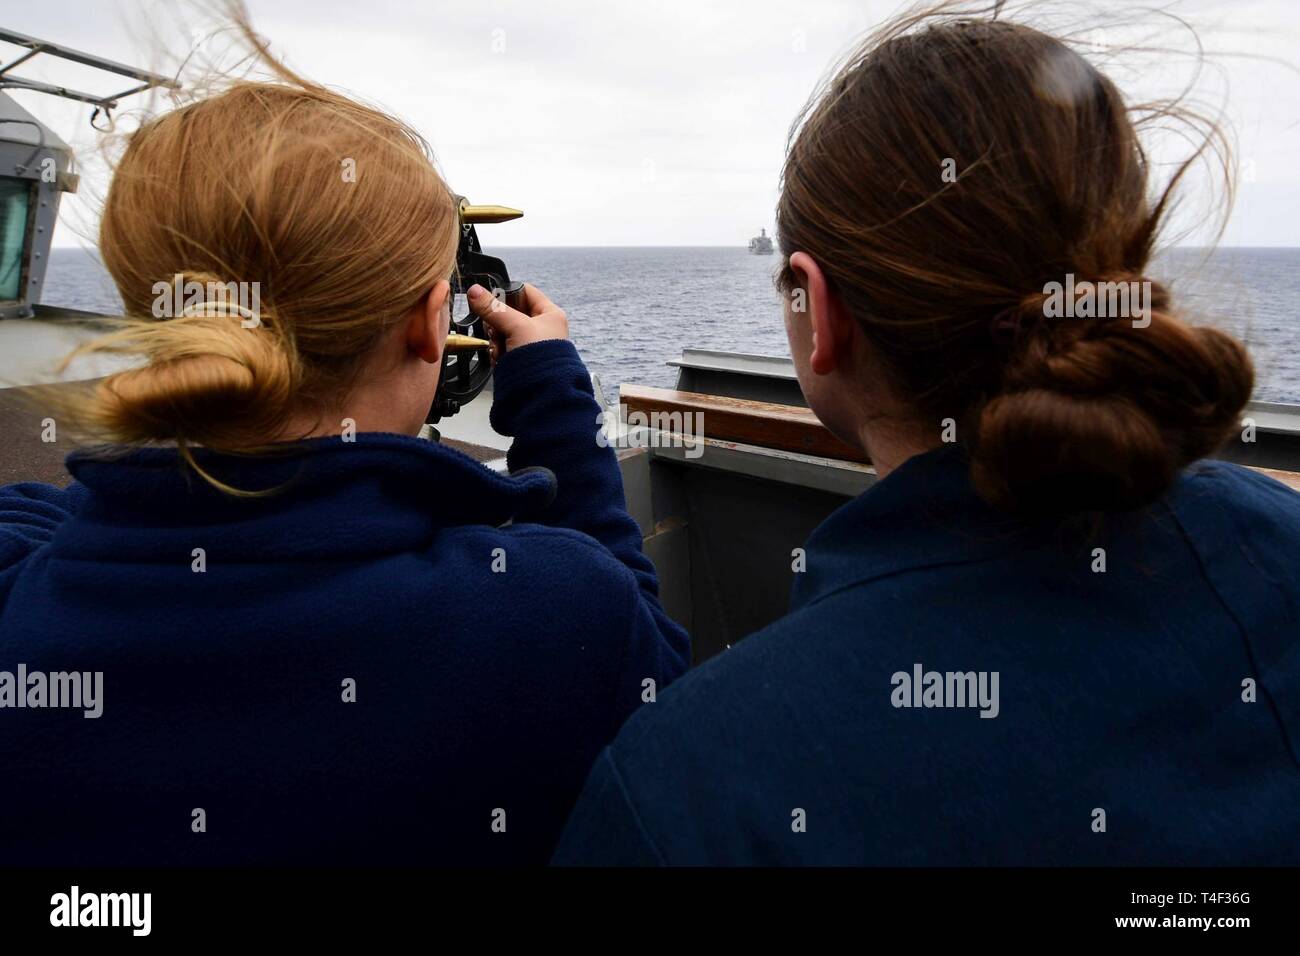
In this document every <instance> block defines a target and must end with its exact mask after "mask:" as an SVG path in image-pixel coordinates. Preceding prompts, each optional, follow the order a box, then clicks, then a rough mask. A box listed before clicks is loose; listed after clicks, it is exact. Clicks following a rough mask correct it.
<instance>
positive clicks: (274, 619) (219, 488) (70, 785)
mask: <svg viewBox="0 0 1300 956" xmlns="http://www.w3.org/2000/svg"><path fill="white" fill-rule="evenodd" d="M254 42H255V43H256V42H258V41H256V40H255V39H254ZM281 73H282V79H281V80H280V81H276V82H238V83H234V84H233V85H230V86H229V88H228V89H226V90H225V91H224V92H222V93H220V94H218V95H214V96H211V97H208V98H206V99H202V100H199V101H198V102H194V103H191V104H189V105H187V106H184V107H183V108H180V109H177V110H174V111H173V112H170V113H167V114H165V115H162V116H160V117H158V118H156V119H153V120H151V121H149V122H147V123H145V124H144V125H143V126H142V127H141V128H140V129H139V130H138V131H137V132H135V133H134V134H133V135H132V136H131V137H130V140H129V143H128V145H127V148H126V151H125V154H124V155H123V156H122V158H121V161H120V162H119V164H118V166H117V169H116V171H115V175H114V178H113V181H112V185H111V189H110V192H109V195H108V198H107V204H106V208H105V210H104V216H103V224H102V231H101V241H100V249H101V252H102V254H103V257H104V261H105V263H106V265H107V266H108V269H109V272H110V273H111V274H112V276H113V278H114V280H115V283H116V285H117V289H118V291H119V292H120V294H121V297H122V300H123V302H124V304H125V308H126V312H127V315H128V316H131V317H132V319H133V320H132V321H130V322H128V323H127V324H126V325H125V327H124V328H123V329H121V330H119V331H118V332H115V333H113V334H112V335H110V336H109V337H108V338H106V339H104V340H102V341H99V342H96V343H94V344H93V345H91V346H90V350H91V351H95V350H119V351H127V352H131V353H134V354H136V355H139V356H141V357H142V358H143V360H144V363H143V364H142V365H141V366H140V367H138V368H132V369H130V370H127V371H124V372H121V373H120V374H117V375H114V376H112V377H110V378H108V379H106V380H105V381H103V382H102V383H101V384H99V385H98V386H97V387H96V388H94V389H93V390H92V391H89V392H85V393H79V394H78V395H77V396H76V398H75V399H73V400H68V401H64V402H62V406H63V407H62V408H60V410H59V411H58V412H57V415H56V417H57V421H58V423H59V426H60V429H70V428H71V429H77V430H80V431H84V432H89V433H90V434H91V435H92V436H95V437H97V438H100V439H102V440H105V441H108V442H111V443H112V444H113V445H114V446H116V447H115V448H113V449H110V452H111V453H109V454H104V453H101V452H95V453H81V454H76V455H74V456H72V457H71V458H70V459H69V463H68V468H69V470H70V471H71V472H72V475H73V477H74V478H75V479H76V480H75V481H74V482H73V484H72V485H71V486H70V487H68V488H67V489H60V488H55V487H52V486H48V485H39V484H20V485H11V486H9V487H7V488H3V489H0V647H2V648H3V651H4V662H3V665H0V706H3V707H4V708H5V710H4V714H3V717H0V764H2V765H3V766H4V768H5V778H6V780H7V781H10V782H12V784H13V785H11V786H6V787H5V788H4V792H3V794H0V818H3V819H4V820H5V821H6V825H5V827H4V836H3V838H2V839H0V862H3V863H6V864H10V865H52V864H62V865H88V864H99V865H122V864H187V865H202V864H231V863H325V864H341V863H348V862H360V863H370V864H383V863H387V864H406V865H446V864H454V863H462V864H465V863H472V864H475V865H482V864H491V863H500V862H535V863H542V862H545V860H546V859H547V858H548V857H549V855H550V852H551V850H552V849H553V847H554V844H555V840H556V838H557V837H558V834H559V831H560V828H561V826H562V824H563V821H564V818H565V815H566V814H567V812H568V810H569V809H570V808H571V806H572V804H573V801H574V800H575V799H576V797H577V794H578V792H579V790H580V788H581V785H582V780H583V778H584V776H585V774H586V773H587V771H588V769H589V768H590V766H591V763H592V761H593V760H594V759H595V756H596V754H597V753H598V752H599V750H600V748H601V747H602V746H604V745H605V744H606V743H608V742H609V740H611V739H612V738H613V735H614V733H615V731H616V730H617V729H618V727H619V725H620V724H621V723H622V722H623V720H624V718H625V717H626V716H627V715H628V714H629V713H630V712H631V711H632V710H634V709H635V708H636V707H638V706H640V704H641V702H642V698H641V695H642V694H643V692H644V687H645V686H646V682H647V681H654V682H655V683H656V684H658V685H659V686H663V685H664V684H666V683H668V682H669V681H671V680H672V679H673V678H674V677H676V676H678V675H679V674H681V673H682V672H683V671H684V670H685V669H686V666H687V663H688V659H689V648H688V641H687V637H686V634H685V632H684V631H683V630H682V629H681V628H680V627H678V626H677V625H676V624H674V623H673V622H672V621H671V620H669V619H668V617H667V616H666V615H665V614H664V612H663V610H662V608H661V607H660V605H659V602H658V600H657V598H656V587H657V585H656V579H655V574H654V569H653V567H652V565H651V564H650V562H649V560H648V559H647V558H646V557H645V556H644V555H643V554H642V553H641V535H640V532H639V529H638V526H637V524H636V522H635V521H634V520H633V519H632V518H631V517H630V516H629V515H628V514H627V512H626V511H625V509H624V505H623V493H622V484H621V481H620V474H619V468H618V465H617V462H616V460H615V456H614V452H613V451H612V450H611V449H610V448H608V447H606V446H604V445H602V444H601V443H600V442H598V440H597V426H596V422H597V421H598V419H599V414H600V410H599V408H598V406H597V403H596V401H595V399H594V397H593V395H592V388H591V383H590V378H589V376H588V374H587V372H586V370H585V368H584V367H583V364H582V362H581V360H580V359H579V358H578V354H577V352H576V351H575V349H574V347H573V345H572V344H571V343H569V342H568V341H567V340H566V322H565V316H564V313H563V312H562V311H560V310H559V309H557V308H556V307H555V306H554V305H552V304H551V303H550V302H549V301H548V300H547V298H546V297H545V296H544V295H543V294H542V293H541V292H540V291H538V290H537V289H535V288H532V287H527V303H526V305H527V308H526V313H525V312H518V311H515V310H514V309H511V308H507V307H505V306H504V305H502V304H499V303H497V301H496V299H494V298H493V296H492V295H491V294H490V293H488V292H486V291H484V290H482V289H479V288H477V287H475V288H472V289H471V290H470V293H471V294H470V304H471V307H472V308H473V309H474V310H475V311H476V312H478V313H480V314H481V315H483V317H484V318H485V320H486V321H487V322H488V324H489V325H490V326H491V328H492V329H493V330H494V332H495V334H496V336H497V340H498V341H497V344H498V346H499V348H500V349H501V351H502V355H501V358H500V361H499V363H498V365H497V369H496V390H495V401H494V404H493V408H492V418H493V423H494V425H495V427H496V429H497V430H498V431H499V432H501V433H502V434H505V435H513V436H516V437H515V441H514V444H513V446H512V448H511V450H510V453H509V464H510V468H511V474H500V473H498V472H496V471H493V470H489V469H488V468H486V467H485V466H483V465H481V464H479V463H477V462H476V461H474V460H472V459H471V458H469V457H467V456H465V455H463V454H461V453H460V452H458V451H456V450H454V449H451V448H449V447H445V446H443V445H440V444H438V443H436V442H430V441H422V440H419V439H417V438H415V437H413V436H414V435H416V433H418V432H419V431H420V428H421V425H422V423H423V422H424V421H425V418H426V415H427V413H428V411H429V409H430V406H431V404H432V402H433V399H434V394H435V391H436V389H437V385H438V376H439V369H440V367H441V361H442V354H443V348H444V342H445V340H446V336H447V334H448V331H449V322H450V316H449V311H448V295H449V285H448V279H449V277H450V276H451V275H452V271H453V268H454V266H455V255H456V247H457V236H458V228H459V226H458V217H457V202H456V199H455V197H454V196H453V195H452V194H451V192H450V191H449V190H448V188H447V186H446V184H445V183H444V182H443V180H442V179H441V178H440V176H439V175H438V173H437V171H436V169H435V168H434V166H433V164H432V162H431V159H430V156H429V153H428V150H427V146H426V145H425V144H424V142H423V141H422V140H421V139H420V137H419V136H418V135H417V134H416V133H415V132H414V131H413V130H411V129H410V128H409V127H407V126H406V125H405V124H403V123H401V122H400V121H398V120H396V119H394V118H393V117H391V116H388V115H386V114H384V113H382V112H380V111H378V110H375V109H372V108H370V107H367V106H365V105H362V104H360V103H358V102H356V101H354V100H352V99H349V98H348V97H345V96H342V95H340V94H338V93H335V92H332V91H330V90H327V89H324V88H322V87H320V86H318V85H315V84H313V83H310V82H307V81H305V80H302V79H300V78H298V77H296V76H294V75H292V74H291V73H289V72H288V71H287V70H283V69H281ZM345 174H346V175H345ZM174 277H179V278H180V279H181V280H183V283H184V284H183V285H182V288H186V287H187V285H188V284H189V283H197V284H199V285H201V286H204V287H206V285H207V283H213V284H214V286H215V284H217V283H220V284H221V285H222V286H224V285H225V284H226V283H257V286H256V288H257V290H258V294H257V296H256V303H257V308H256V309H252V308H250V307H249V306H248V305H247V304H245V300H244V299H242V298H241V301H240V303H239V306H240V307H236V306H235V303H234V302H233V301H229V300H228V299H223V297H220V296H218V297H217V298H216V299H215V300H214V301H210V302H209V301H205V302H199V303H195V304H196V305H197V306H198V307H197V308H191V307H190V305H191V303H190V302H189V301H188V300H189V294H188V293H187V294H186V296H185V298H186V307H185V308H183V309H175V308H172V309H165V310H164V311H165V312H166V311H170V312H171V315H169V316H163V317H159V316H157V315H156V314H154V313H153V309H154V306H155V304H157V303H158V301H159V298H158V297H159V295H160V294H163V295H164V296H165V293H166V290H167V288H168V287H169V286H170V284H171V283H172V281H173V278H174ZM159 284H161V290H162V292H161V293H160V291H159V287H160V286H159ZM162 301H163V304H167V301H168V300H167V299H166V298H165V297H164V298H163V300H162ZM246 301H247V302H252V301H254V296H252V295H251V294H250V295H249V296H247V300H246ZM173 304H174V303H173ZM160 318H161V320H159V319H160ZM19 674H21V675H22V676H21V678H19V677H17V676H16V675H19ZM59 674H62V675H64V677H63V678H58V680H60V681H62V682H63V683H62V684H61V685H60V686H63V685H66V684H67V681H68V680H73V681H74V682H77V681H81V683H77V686H78V687H79V688H81V686H82V683H84V690H85V691H86V694H85V696H84V697H79V700H80V703H81V704H84V706H83V707H79V709H74V710H67V709H55V708H54V707H53V706H52V705H53V703H54V702H53V699H52V698H51V697H50V695H51V694H52V693H54V684H53V682H54V681H55V679H56V678H55V676H54V675H59ZM83 675H89V676H88V677H85V678H84V680H82V678H83ZM90 698H93V700H91V699H90ZM60 699H61V700H62V697H61V698H60ZM83 710H84V712H85V716H84V717H83ZM85 717H90V718H92V719H85Z"/></svg>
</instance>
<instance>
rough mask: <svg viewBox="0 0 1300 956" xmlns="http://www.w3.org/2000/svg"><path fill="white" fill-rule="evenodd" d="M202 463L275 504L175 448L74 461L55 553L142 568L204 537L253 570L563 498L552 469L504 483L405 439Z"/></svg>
mask: <svg viewBox="0 0 1300 956" xmlns="http://www.w3.org/2000/svg"><path fill="white" fill-rule="evenodd" d="M195 459H196V460H197V461H198V463H199V465H200V466H201V467H202V468H203V469H204V470H205V471H206V472H208V473H209V474H211V475H213V476H214V477H215V478H217V479H219V480H220V481H222V482H224V483H226V484H228V485H230V486H232V487H234V488H238V489H240V490H242V491H255V492H260V491H268V492H270V493H269V494H265V495H259V496H257V497H244V496H232V495H229V494H227V493H225V492H222V491H219V490H218V489H216V488H214V487H213V486H212V485H211V484H209V483H208V482H207V481H205V480H204V479H203V478H202V477H200V476H198V475H197V474H195V473H194V471H193V469H192V468H190V467H189V466H188V465H187V464H186V463H185V462H184V461H183V460H182V459H181V457H180V454H179V452H178V451H177V450H176V449H175V448H142V449H141V448H137V449H121V448H101V449H92V450H88V451H83V452H76V453H73V454H72V455H70V456H69V457H68V460H67V467H68V471H69V472H71V474H72V475H73V477H74V478H76V479H77V480H78V481H79V482H80V483H81V484H82V485H84V486H85V488H86V489H87V495H86V496H85V500H84V501H83V502H82V504H81V505H80V506H79V507H78V509H77V515H76V518H77V519H78V521H77V524H78V525H79V528H78V530H79V532H80V533H78V534H75V535H63V536H59V537H56V539H55V542H54V544H55V552H54V553H55V554H56V555H58V554H60V553H61V552H62V553H63V554H64V556H73V555H72V554H71V552H73V551H76V552H77V553H76V556H78V557H92V556H93V557H99V558H103V559H107V560H114V559H118V560H122V559H127V560H131V559H135V560H139V559H141V557H142V556H143V555H144V554H146V553H148V552H149V551H150V550H151V549H153V550H157V549H158V548H159V547H165V546H166V544H167V543H168V542H170V541H171V539H173V538H174V539H175V540H176V542H177V543H178V544H183V543H185V542H190V543H191V546H192V547H195V546H200V545H201V542H197V541H196V538H197V537H199V536H204V537H207V538H209V539H212V538H220V539H221V540H222V541H223V543H224V544H225V545H226V546H227V548H228V549H233V550H234V551H236V552H239V553H245V554H246V555H247V556H248V557H250V558H253V557H256V559H257V560H277V559H281V560H283V559H294V558H327V559H328V558H330V557H346V556H355V555H358V554H360V553H365V552H371V553H382V552H391V551H396V550H409V549H411V548H414V547H419V545H420V543H421V542H425V543H427V542H428V541H429V539H430V537H431V536H432V534H433V532H435V531H436V530H437V529H439V528H443V527H451V526H456V525H492V526H499V525H502V524H505V523H507V522H509V521H511V520H520V519H523V518H526V517H527V516H529V515H533V514H536V513H538V512H540V511H542V510H544V509H545V508H546V507H547V505H549V504H550V503H551V501H553V500H554V497H555V490H556V489H555V476H554V475H553V474H552V473H551V472H550V471H549V470H547V469H545V468H535V469H525V470H524V471H521V472H518V473H516V474H513V475H502V474H498V473H496V472H494V471H492V470H491V469H489V468H487V467H485V466H483V465H481V464H479V463H478V462H477V461H475V460H474V459H472V458H470V457H469V456H467V455H464V454H462V453H461V452H458V451H456V450H455V449H453V448H449V447H447V446H446V445H441V444H438V443H436V442H431V441H425V440H422V439H417V438H411V437H408V436H405V435H390V434H379V433H369V434H361V435H357V436H356V439H355V441H344V440H343V439H342V438H341V437H338V436H335V437H329V438H315V439H308V440H305V441H299V442H287V443H284V444H283V445H279V446H275V447H273V449H272V450H271V451H270V452H268V453H267V454H264V455H257V456H233V455H223V454H217V453H214V452H210V451H207V450H204V449H197V450H196V451H195ZM110 542H111V544H110ZM86 549H89V550H91V551H95V550H101V551H102V552H103V553H100V554H95V555H90V554H86V553H84V552H85V551H86ZM134 552H138V553H134ZM153 560H159V558H154V559H153Z"/></svg>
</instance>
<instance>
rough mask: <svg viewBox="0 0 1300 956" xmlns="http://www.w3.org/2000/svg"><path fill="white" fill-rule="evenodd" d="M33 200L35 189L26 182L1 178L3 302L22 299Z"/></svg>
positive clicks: (0, 279) (0, 297)
mask: <svg viewBox="0 0 1300 956" xmlns="http://www.w3.org/2000/svg"><path fill="white" fill-rule="evenodd" d="M31 200H32V187H31V184H30V183H29V182H28V181H27V180H25V179H14V178H13V177H11V176H0V301H5V302H10V301H14V300H16V299H19V298H21V297H22V291H23V253H24V252H26V251H27V213H28V210H29V208H30V204H31Z"/></svg>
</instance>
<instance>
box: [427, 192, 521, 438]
mask: <svg viewBox="0 0 1300 956" xmlns="http://www.w3.org/2000/svg"><path fill="white" fill-rule="evenodd" d="M522 215H523V213H522V212H520V211H519V210H517V209H509V208H507V207H504V206H472V205H470V204H469V203H467V202H466V201H465V200H464V199H463V198H462V199H461V200H460V212H459V229H460V240H459V245H458V247H457V249H456V272H455V274H453V275H452V277H451V291H452V294H453V296H456V295H464V294H465V290H466V289H468V288H469V287H470V286H472V285H475V284H477V285H481V286H482V287H483V288H485V289H487V290H488V291H489V292H491V293H492V294H493V295H494V296H496V297H497V298H498V299H499V300H500V301H502V302H504V303H505V304H506V305H508V306H510V307H511V308H516V309H521V308H522V307H523V290H524V284H523V283H522V282H516V281H512V280H511V278H510V273H509V271H508V270H507V269H506V264H505V263H504V262H502V261H501V260H500V259H499V258H497V257H496V256H490V255H487V254H486V253H485V252H484V251H483V247H482V245H480V243H479V239H478V231H477V229H476V228H475V225H476V224H477V223H484V222H505V221H507V220H510V219H517V218H519V217H520V216H522ZM450 308H451V309H452V318H451V333H452V335H453V336H465V337H468V338H469V339H473V340H477V341H478V342H480V343H482V344H480V345H477V346H473V345H471V346H458V347H455V348H451V347H449V348H447V349H446V350H445V352H444V354H443V357H442V373H441V375H440V377H439V379H438V391H437V393H436V394H435V396H434V400H433V406H432V407H431V408H430V409H429V414H428V417H427V418H426V419H425V421H427V422H428V423H429V424H437V423H438V422H439V421H441V420H442V419H444V418H446V417H447V416H449V415H454V414H456V413H457V412H458V411H460V409H461V407H462V406H464V405H466V404H468V403H469V402H471V401H473V400H474V398H475V397H477V395H478V394H479V392H481V391H483V389H484V388H485V387H486V386H487V383H488V381H489V380H490V379H491V378H492V353H491V347H490V345H489V344H488V343H489V341H490V340H491V330H490V329H488V328H487V326H486V325H485V323H484V322H483V320H482V319H481V318H479V317H478V316H477V315H475V314H474V313H473V312H468V313H467V314H466V315H464V316H461V317H460V318H457V317H456V315H455V301H454V299H453V302H452V303H451V304H450Z"/></svg>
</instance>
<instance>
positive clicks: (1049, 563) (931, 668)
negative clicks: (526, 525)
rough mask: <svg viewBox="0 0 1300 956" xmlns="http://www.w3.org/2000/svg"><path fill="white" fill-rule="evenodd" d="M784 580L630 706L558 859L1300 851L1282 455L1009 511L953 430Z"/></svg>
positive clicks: (1189, 856)
mask: <svg viewBox="0 0 1300 956" xmlns="http://www.w3.org/2000/svg"><path fill="white" fill-rule="evenodd" d="M791 604H792V607H791V613H790V615H789V616H788V617H786V618H783V619H782V620H780V621H777V622H776V623H774V624H772V625H770V626H769V627H767V628H765V629H764V630H762V631H760V632H759V633H758V634H755V635H753V636H752V637H747V638H745V639H744V640H743V641H741V642H740V643H739V644H736V645H734V646H733V647H732V648H731V649H730V650H728V651H726V652H725V653H723V654H719V655H718V656H717V657H715V658H713V659H712V660H710V661H709V662H708V663H706V664H704V665H703V666H702V667H699V668H697V669H696V670H695V671H693V672H692V673H691V674H690V675H688V676H687V677H686V678H684V679H683V680H681V681H679V682H678V683H677V684H675V685H674V686H673V687H672V688H671V689H670V690H669V691H668V692H667V693H666V694H663V695H662V696H660V697H659V699H658V702H657V703H654V704H647V705H646V706H645V707H643V708H641V709H640V710H639V711H638V712H637V714H636V715H635V716H634V717H632V718H631V719H630V720H629V721H628V722H627V724H626V725H625V726H624V728H623V730H622V732H620V734H619V735H618V737H617V739H616V740H615V741H614V743H613V744H612V745H611V746H610V747H609V748H608V749H607V750H606V751H605V752H604V753H603V754H602V755H601V758H600V760H599V761H597V763H596V766H595V768H594V769H593V770H592V774H591V780H590V782H589V783H588V785H587V789H586V791H585V792H584V795H583V798H582V800H581V801H580V802H579V805H578V807H577V808H576V809H575V811H574V815H573V818H572V820H571V822H570V824H569V827H568V829H567V830H566V832H565V836H564V837H563V838H562V840H561V844H560V848H559V850H558V851H557V853H556V860H557V861H558V862H560V863H565V864H603V865H610V864H638V865H654V864H687V865H699V864H715V865H719V864H721V865H752V864H766V865H786V864H810V865H826V864H868V865H889V866H909V865H927V866H929V865H991V864H996V865H1040V866H1041V865H1063V864H1073V865H1091V866H1099V865H1114V864H1125V865H1130V864H1137V865H1159V866H1166V865H1214V866H1219V865H1243V864H1285V865H1289V866H1294V865H1296V864H1297V863H1300V641H1298V640H1297V638H1300V495H1297V494H1295V493H1294V492H1292V491H1290V490H1289V489H1287V488H1286V487H1285V486H1283V485H1281V484H1279V483H1278V482H1275V481H1273V480H1271V479H1269V478H1265V477H1264V476H1262V475H1259V474H1256V473H1255V472H1252V471H1249V470H1247V469H1245V468H1241V467H1238V466H1236V465H1229V464H1226V463H1224V462H1201V463H1199V464H1197V465H1195V466H1194V467H1192V468H1190V469H1188V470H1187V471H1186V472H1184V473H1183V475H1182V476H1181V477H1180V478H1179V480H1178V482H1177V484H1176V485H1175V486H1174V488H1173V489H1171V490H1170V492H1169V493H1168V494H1167V495H1166V496H1165V497H1164V498H1163V499H1161V500H1160V501H1159V502H1157V503H1156V504H1154V505H1152V506H1151V507H1150V508H1146V509H1143V510H1140V511H1135V512H1132V513H1129V514H1125V515H1112V516H1110V518H1109V519H1108V520H1107V521H1104V522H1098V523H1097V524H1096V525H1095V526H1090V525H1089V523H1086V522H1085V523H1078V524H1074V523H1066V524H1062V525H1059V526H1058V525H1056V524H1054V523H1052V524H1045V525H1037V524H1033V525H1031V524H1020V523H1018V522H1016V521H1013V520H1011V519H1009V518H1007V517H1006V516H1005V515H1002V514H1000V513H998V512H996V511H994V510H993V509H992V508H991V507H989V506H988V505H986V504H985V503H984V502H983V501H982V500H981V499H980V497H979V496H978V495H977V494H976V492H975V489H974V487H973V486H972V484H971V481H970V475H969V470H968V467H967V465H966V462H965V461H964V460H963V458H962V456H961V455H960V454H959V453H958V451H957V449H956V448H954V447H951V446H949V447H947V448H944V449H940V450H938V451H932V452H929V453H927V454H924V455H918V456H916V457H914V458H912V459H910V460H908V461H907V462H906V463H905V464H903V465H902V466H901V467H900V468H898V469H897V470H895V471H894V472H892V473H891V474H889V475H888V477H886V478H884V479H883V480H882V481H880V482H879V483H878V484H877V485H875V486H874V487H873V488H871V489H870V490H869V491H867V492H865V493H864V494H862V495H861V496H859V497H858V498H855V499H854V500H853V501H851V502H849V503H848V504H846V505H844V506H843V507H842V508H840V509H839V510H838V511H836V512H835V513H834V514H832V515H831V516H830V517H829V518H827V519H826V521H825V522H824V523H823V524H822V525H821V526H820V527H819V528H818V529H817V530H816V531H814V532H813V535H812V537H811V538H810V539H809V541H808V543H807V566H806V569H805V570H804V571H802V572H801V573H798V574H796V575H795V583H794V589H793V595H792V601H791ZM932 675H933V676H932ZM918 678H919V679H918Z"/></svg>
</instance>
